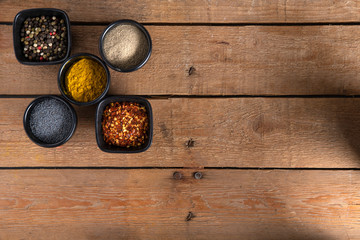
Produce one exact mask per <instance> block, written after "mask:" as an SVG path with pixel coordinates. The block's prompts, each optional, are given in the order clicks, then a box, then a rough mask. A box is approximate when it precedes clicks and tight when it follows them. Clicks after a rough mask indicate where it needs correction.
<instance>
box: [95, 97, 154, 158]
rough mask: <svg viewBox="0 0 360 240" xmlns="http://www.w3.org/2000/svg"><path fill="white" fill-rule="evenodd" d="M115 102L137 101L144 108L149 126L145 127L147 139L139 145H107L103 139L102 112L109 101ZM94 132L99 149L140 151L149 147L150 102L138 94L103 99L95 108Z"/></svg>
mask: <svg viewBox="0 0 360 240" xmlns="http://www.w3.org/2000/svg"><path fill="white" fill-rule="evenodd" d="M115 102H119V103H122V102H133V103H137V104H139V105H141V106H143V107H145V109H146V113H147V117H148V120H149V127H148V129H147V132H146V135H147V139H146V140H145V142H144V144H142V145H141V146H139V147H130V148H126V147H120V146H114V145H109V144H107V143H106V142H105V140H104V134H103V130H102V120H103V113H104V110H105V108H106V106H108V105H109V104H111V103H115ZM95 132H96V142H97V145H98V147H99V148H100V150H102V151H104V152H108V153H140V152H144V151H146V150H148V149H149V147H150V146H151V143H152V139H153V113H152V108H151V105H150V102H149V101H148V100H146V99H145V98H142V97H138V96H111V97H107V98H105V99H103V100H102V101H101V102H100V103H99V104H98V107H97V109H96V116H95Z"/></svg>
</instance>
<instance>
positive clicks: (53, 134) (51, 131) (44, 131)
mask: <svg viewBox="0 0 360 240" xmlns="http://www.w3.org/2000/svg"><path fill="white" fill-rule="evenodd" d="M29 125H30V129H31V132H32V133H33V134H34V136H35V137H37V138H38V139H39V140H40V141H43V142H45V143H50V144H52V143H58V142H60V141H61V140H63V139H65V138H66V137H68V136H69V134H70V132H71V129H72V115H71V112H70V110H69V109H68V107H67V106H66V105H65V104H64V103H62V102H61V101H58V100H56V99H45V100H43V101H41V102H40V103H38V104H37V105H36V106H35V107H34V109H33V110H32V111H31V113H30V119H29Z"/></svg>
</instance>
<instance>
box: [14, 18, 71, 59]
mask: <svg viewBox="0 0 360 240" xmlns="http://www.w3.org/2000/svg"><path fill="white" fill-rule="evenodd" d="M20 36H21V43H22V45H23V54H24V56H25V58H27V59H29V60H32V61H55V60H58V59H62V58H64V57H65V55H66V52H67V29H66V24H65V21H64V19H59V18H57V17H55V16H52V17H49V16H41V17H33V18H27V19H26V20H25V21H24V25H23V27H22V28H21V30H20Z"/></svg>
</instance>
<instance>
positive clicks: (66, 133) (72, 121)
mask: <svg viewBox="0 0 360 240" xmlns="http://www.w3.org/2000/svg"><path fill="white" fill-rule="evenodd" d="M46 101H48V102H49V101H53V102H55V103H56V104H57V106H60V107H61V108H62V110H63V112H62V113H59V112H61V111H58V110H59V109H56V105H55V106H53V108H49V106H46V109H43V110H45V112H46V111H47V113H45V114H49V115H48V116H50V114H51V118H53V120H55V122H47V120H48V119H46V116H45V118H44V116H38V117H37V119H41V120H42V121H43V124H44V123H45V124H46V125H47V126H45V128H46V127H49V126H48V125H51V124H59V122H56V121H57V120H59V121H60V119H56V116H54V114H53V113H54V112H55V113H56V114H63V115H65V116H68V118H69V119H66V118H63V119H62V120H63V122H62V123H61V124H65V125H66V124H68V125H66V127H65V126H64V125H61V127H58V128H57V130H56V131H60V132H61V134H62V135H61V134H60V136H61V137H60V136H59V132H54V133H52V135H53V137H54V135H55V136H56V138H57V140H56V141H54V142H46V141H44V140H41V139H40V138H41V137H37V136H36V134H35V133H34V132H33V130H32V127H31V117H32V114H35V113H34V111H36V110H34V109H35V108H36V107H37V106H39V104H41V103H44V102H46ZM37 110H38V112H39V109H37ZM41 114H43V113H41ZM62 117H63V116H62ZM64 120H67V121H65V122H64ZM33 121H35V120H33ZM60 122H61V121H60ZM23 125H24V130H25V132H26V134H27V136H28V137H29V138H30V140H31V141H33V142H34V143H35V144H37V145H39V146H41V147H47V148H51V147H58V146H60V145H63V144H64V143H66V142H67V141H69V140H70V138H71V137H72V136H73V134H74V132H75V129H76V126H77V115H76V111H75V109H74V108H73V107H72V106H71V105H70V104H69V103H68V102H66V101H65V100H64V99H63V98H62V97H58V96H53V95H45V96H41V97H38V98H36V99H35V100H33V101H32V102H31V103H30V104H29V106H28V107H27V108H26V110H25V113H24V117H23ZM39 127H40V128H42V129H41V131H42V133H43V132H44V126H39ZM54 128H56V127H54ZM64 129H66V130H64ZM52 130H53V129H52ZM52 130H51V129H50V131H52ZM54 131H55V130H54Z"/></svg>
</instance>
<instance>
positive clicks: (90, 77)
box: [65, 58, 106, 102]
mask: <svg viewBox="0 0 360 240" xmlns="http://www.w3.org/2000/svg"><path fill="white" fill-rule="evenodd" d="M65 86H66V90H67V94H68V95H69V96H70V97H71V98H72V99H74V100H75V101H77V102H90V101H93V100H95V99H96V98H98V97H99V96H100V95H101V94H102V93H103V92H104V90H105V86H106V71H105V69H104V67H103V66H101V65H100V64H99V63H97V62H95V61H94V60H91V59H88V58H83V59H81V60H79V61H77V62H75V63H74V64H73V65H72V66H71V67H70V68H69V70H68V71H67V72H66V76H65Z"/></svg>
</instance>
